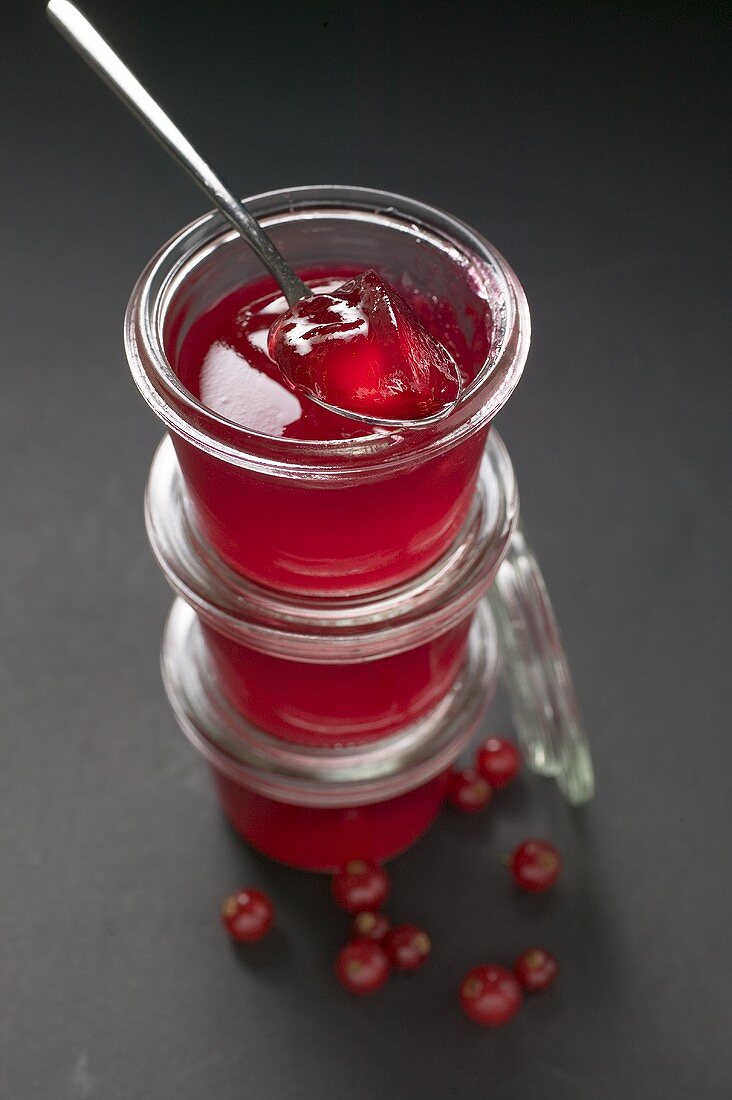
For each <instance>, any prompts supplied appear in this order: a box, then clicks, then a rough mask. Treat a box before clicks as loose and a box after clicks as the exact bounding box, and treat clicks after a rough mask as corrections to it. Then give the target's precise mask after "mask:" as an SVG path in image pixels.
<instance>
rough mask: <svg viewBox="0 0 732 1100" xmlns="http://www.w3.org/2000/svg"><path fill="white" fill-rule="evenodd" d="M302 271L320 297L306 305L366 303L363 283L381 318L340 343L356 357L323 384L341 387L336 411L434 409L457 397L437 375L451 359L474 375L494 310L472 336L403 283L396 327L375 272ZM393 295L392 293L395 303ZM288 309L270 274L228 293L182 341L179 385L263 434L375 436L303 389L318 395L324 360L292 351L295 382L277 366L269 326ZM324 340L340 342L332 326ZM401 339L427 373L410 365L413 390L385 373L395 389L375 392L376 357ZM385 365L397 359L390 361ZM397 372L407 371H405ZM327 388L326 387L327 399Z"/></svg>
mask: <svg viewBox="0 0 732 1100" xmlns="http://www.w3.org/2000/svg"><path fill="white" fill-rule="evenodd" d="M301 274H303V277H304V279H305V281H306V282H307V283H308V285H309V286H311V287H312V288H313V290H314V292H315V294H316V295H317V296H319V299H318V298H316V297H313V298H310V299H304V300H303V301H304V302H310V303H313V302H315V301H317V300H320V301H321V302H325V303H326V304H328V303H330V304H331V305H332V304H333V303H334V302H340V303H341V304H342V305H343V306H344V307H348V308H351V307H350V306H348V300H349V299H353V300H354V301H355V300H356V298H359V296H360V299H361V300H362V299H363V297H364V293H365V291H364V287H366V288H367V289H368V292H369V294H370V295H371V298H372V301H371V304H370V305H369V309H370V311H371V316H372V318H377V319H378V324H376V325H375V329H374V331H372V332H371V333H370V334H366V335H365V334H364V333H363V332H361V333H360V335H359V336H358V338H357V339H355V340H349V341H346V342H344V343H343V346H346V344H348V346H349V347H350V348H351V351H353V350H355V351H356V352H357V354H356V356H355V357H354V356H351V357H350V358H349V359H348V361H347V363H346V366H347V367H348V369H347V370H344V372H343V377H342V379H341V381H340V382H338V380H337V379H336V380H335V381H331V383H330V384H329V387H332V388H335V389H337V390H338V393H337V394H336V396H338V397H339V398H340V400H339V401H337V402H335V403H337V404H339V405H340V407H348V408H352V409H354V411H359V408H360V410H361V411H367V409H366V406H369V405H370V406H372V407H373V406H374V405H378V407H379V409H378V410H376V412H375V415H385V416H390V417H392V416H401V417H411V416H423V415H425V414H426V412H428V411H429V409H430V407H431V408H432V411H434V407H435V406H439V404H440V402H448V403H450V402H451V401H452V400H454V397H455V394H456V389H457V384H456V382H455V380H454V378H453V377H451V376H449V373H448V374H445V373H443V371H447V372H449V370H450V367H451V365H452V364H456V366H457V370H458V371H459V374H460V379H461V381H462V383H463V384H466V383H469V382H470V381H471V380H472V379H473V378H474V377H475V375H476V374H477V372H478V371H479V370H480V368H481V366H482V365H483V363H484V362H485V359H486V358H487V356H488V353H489V350H490V315H489V314H488V311H487V308H486V310H485V315H484V316H483V317H477V318H476V317H473V318H471V319H470V320H471V322H472V323H471V325H469V326H468V327H469V328H471V329H472V333H471V336H470V338H468V337H466V336H465V334H464V331H463V328H462V326H461V319H460V318H459V317H458V316H457V315H456V313H455V310H454V309H453V308H452V306H451V305H450V303H448V302H442V301H439V300H438V299H437V298H435V297H431V296H429V295H425V294H422V293H420V292H419V291H416V290H414V289H409V288H405V287H400V288H399V290H400V293H399V295H398V296H396V297H398V298H399V299H400V300H401V301H402V302H403V306H402V307H401V311H400V313H399V318H398V324H395V323H393V322H391V321H390V320H389V318H388V317H387V314H388V312H389V309H388V308H387V305H388V303H386V302H385V299H384V296H383V293H382V291H381V289H380V286H382V285H383V284H381V281H380V279H379V277H378V276H377V275H376V273H374V272H371V271H370V272H368V273H365V272H363V271H358V270H356V269H347V268H338V269H337V270H333V269H331V270H328V271H322V270H321V271H311V272H306V273H301ZM344 282H345V284H346V285H345V286H344ZM349 288H350V289H349ZM344 293H345V297H343V295H344ZM339 294H340V295H341V297H340V298H339V297H338V295H339ZM396 297H394V296H393V297H392V300H391V305H392V306H393V304H394V301H395V300H396ZM286 309H287V304H286V302H285V300H284V298H283V297H282V295H281V294H280V292H279V291H278V290H277V289H275V287H274V284H273V282H272V280H271V279H263V280H261V281H260V282H257V283H253V284H249V285H247V286H245V287H242V288H240V289H238V290H235V291H233V292H232V293H231V294H229V295H227V296H226V297H225V298H223V299H222V300H221V301H220V302H218V303H217V304H216V305H215V306H213V307H212V308H211V309H210V310H208V311H207V312H206V313H204V314H203V315H202V316H201V317H199V318H198V319H197V320H196V321H195V322H194V323H193V325H192V326H191V328H190V331H189V332H188V334H187V336H186V338H185V340H184V342H183V346H182V348H181V351H180V355H179V357H178V362H177V364H176V369H177V373H178V375H179V377H180V379H181V381H182V382H183V384H184V385H185V386H186V387H187V388H188V389H189V390H190V391H191V393H193V395H194V396H195V397H197V398H198V399H199V400H200V401H201V402H202V403H203V404H204V405H207V406H208V407H209V408H211V409H213V411H214V412H216V413H218V414H219V415H220V416H224V417H226V418H227V419H228V420H232V421H234V422H235V423H237V424H239V425H241V426H242V427H245V428H248V429H250V430H251V431H255V432H258V433H261V434H264V435H273V436H282V437H285V438H292V439H312V440H327V439H350V438H357V437H358V436H362V435H368V434H373V432H374V430H375V429H374V428H373V427H370V426H368V425H360V424H359V423H358V422H356V421H354V420H353V419H351V418H349V417H347V416H341V415H339V414H338V413H334V412H330V411H329V410H327V409H324V408H323V407H322V406H321V405H319V404H318V403H316V402H315V401H312V400H311V399H310V397H309V396H308V394H307V392H304V390H307V389H308V388H309V389H310V390H311V391H314V389H315V386H316V383H317V382H318V379H319V378H320V377H321V375H322V370H321V371H320V373H319V366H320V367H322V365H323V364H322V356H319V355H318V354H316V355H315V357H314V358H313V357H312V356H304V357H302V356H299V357H298V356H296V359H299V361H298V363H297V369H296V370H295V372H294V373H295V374H296V375H297V379H298V383H299V386H298V387H295V386H293V384H292V382H291V381H290V380H289V379H288V378H287V377H285V375H284V374H283V372H282V371H281V370H280V368H279V366H278V365H277V364H276V363H275V362H274V360H273V358H272V356H271V355H270V350H269V347H268V335H269V331H270V328H271V327H272V325H273V323H274V322H276V321H277V319H278V318H280V317H281V316H282V315H283V314H284V313H285V311H286ZM341 321H343V317H341ZM476 322H477V323H476ZM344 323H346V322H344ZM285 327H286V326H285ZM332 327H334V328H335V326H332ZM329 336H330V339H331V341H332V340H334V339H335V340H336V342H337V338H338V333H337V332H335V331H331V332H330V334H329ZM283 338H284V337H283ZM397 344H398V345H399V351H400V355H401V357H402V359H401V361H402V363H403V361H404V356H405V354H406V353H407V352H408V353H409V354H410V355H411V356H412V360H413V361H414V360H415V356H416V357H417V358H419V359H420V361H421V362H422V363H423V364H424V362H425V361H429V369H428V370H427V373H426V375H424V376H423V377H422V378H419V377H418V372H417V371H416V368H415V369H413V370H412V382H413V385H412V387H411V388H410V387H409V386H406V382H405V379H404V377H400V378H399V379H396V378H395V377H391V382H392V383H394V384H393V385H392V386H391V388H390V387H389V386H386V387H384V386H381V388H379V387H380V383H381V382H383V380H384V376H385V373H386V371H387V368H386V366H385V362H386V359H384V357H383V356H382V357H381V358H379V356H380V355H381V350H383V349H386V350H387V351H388V350H389V349H390V350H391V351H392V352H393V351H394V347H395V345H397ZM328 346H329V347H330V346H331V345H330V344H329V345H328ZM405 349H406V351H405ZM321 350H322V345H321ZM375 356H376V358H375ZM310 360H312V361H311V362H309V361H310ZM377 360H378V361H377ZM389 361H390V362H394V361H395V359H394V357H393V356H392V358H391V359H390V360H389ZM308 363H309V365H307V364H308ZM400 369H401V371H402V374H403V373H404V370H405V369H406V368H404V367H402V368H400ZM393 373H394V372H392V375H393ZM397 373H398V372H397ZM306 375H309V377H306ZM316 376H317V377H316ZM366 376H367V377H366ZM365 378H366V380H364V379H365ZM369 380H370V381H369ZM318 384H319V383H318ZM300 386H302V387H304V390H303V388H300ZM359 386H360V387H361V391H362V392H359ZM405 386H406V388H405ZM420 386H421V389H419V387H420ZM415 387H416V388H415ZM418 390H419V392H418ZM330 392H331V390H330V388H329V393H328V394H326V397H327V396H329V395H330ZM349 399H350V404H348V401H349ZM354 406H358V407H354ZM379 410H381V411H379ZM377 430H378V429H377Z"/></svg>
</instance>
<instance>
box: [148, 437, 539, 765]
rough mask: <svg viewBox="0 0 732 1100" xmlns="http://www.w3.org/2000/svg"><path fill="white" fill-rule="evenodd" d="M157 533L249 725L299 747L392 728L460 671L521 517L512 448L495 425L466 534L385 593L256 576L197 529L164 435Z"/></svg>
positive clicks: (154, 501)
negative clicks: (353, 593)
mask: <svg viewBox="0 0 732 1100" xmlns="http://www.w3.org/2000/svg"><path fill="white" fill-rule="evenodd" d="M145 515H146V523H147V529H148V534H149V537H150V542H151V545H152V548H153V551H154V553H155V556H156V558H157V560H158V562H159V563H160V565H161V567H162V569H163V572H164V574H165V576H166V578H167V579H168V581H169V583H170V584H171V586H172V588H173V590H174V591H175V592H176V594H177V595H179V596H181V597H182V598H183V599H184V600H186V602H187V603H189V604H190V605H191V607H193V608H194V610H195V611H196V613H197V614H198V616H199V619H200V629H201V632H202V635H203V638H204V641H205V644H206V647H207V650H208V659H209V661H210V664H211V666H212V668H213V672H214V674H215V677H216V680H217V682H218V684H219V687H220V688H221V690H222V691H223V693H224V695H225V696H226V697H227V698H228V700H229V701H230V702H231V703H232V704H233V705H234V707H235V708H236V709H237V710H238V711H239V713H240V714H241V715H242V716H243V717H244V718H245V719H246V720H247V721H248V722H250V723H253V724H254V725H255V726H258V727H259V728H260V729H261V730H264V731H266V732H267V733H269V734H272V735H273V736H275V737H281V738H284V739H285V740H287V741H291V742H296V743H299V744H304V745H333V744H340V745H353V744H359V743H363V742H366V741H370V740H374V739H377V738H382V737H385V736H388V735H389V734H390V733H392V732H393V731H395V730H397V729H399V728H401V727H404V726H405V725H408V724H409V723H411V722H413V721H415V720H416V719H418V718H420V717H421V716H422V715H424V714H426V713H427V712H428V711H430V710H432V708H433V707H435V706H436V705H437V703H438V702H439V701H440V700H441V699H442V698H443V697H444V696H445V695H447V694H448V693H449V692H450V690H451V688H452V686H453V684H454V682H455V680H456V678H457V677H458V675H459V674H460V671H461V669H462V667H463V664H464V660H465V650H466V645H467V640H468V634H469V631H470V625H471V621H472V617H473V613H474V611H475V608H476V606H477V604H478V602H479V601H480V600H481V598H482V597H483V596H484V595H485V593H486V591H487V590H488V588H489V587H490V586H491V584H492V583H493V581H494V579H495V576H496V573H497V572H498V569H499V567H500V564H501V562H502V560H503V558H504V556H505V555H506V553H507V551H508V547H509V543H510V540H511V538H512V536H513V534H514V531H515V529H516V523H517V518H518V496H517V491H516V483H515V479H514V475H513V469H512V466H511V462H510V459H509V457H508V453H507V451H506V449H505V447H504V445H503V443H502V441H501V439H500V437H499V436H498V434H497V433H496V432H492V433H491V436H490V439H489V441H488V444H487V446H486V450H485V454H484V456H483V461H482V463H481V474H480V478H479V483H478V490H477V492H476V494H475V496H474V499H473V503H472V506H471V510H470V512H469V513H468V516H467V518H466V522H465V524H464V525H463V529H462V531H461V533H460V536H459V537H458V539H457V540H456V541H455V542H454V543H453V545H452V546H451V547H450V548H449V550H448V551H447V552H446V553H445V554H444V555H443V556H442V558H440V559H439V561H438V562H436V563H435V564H434V565H432V566H431V567H430V568H429V569H428V570H426V571H425V572H423V573H421V574H420V575H419V576H418V577H416V578H413V579H412V580H410V581H408V582H405V583H404V584H402V585H399V586H397V587H395V588H391V589H389V590H388V591H387V592H385V593H382V594H378V595H373V594H371V595H369V596H360V597H350V598H343V597H341V598H338V597H304V596H294V595H288V594H286V593H277V592H274V591H273V590H271V589H268V588H263V587H262V586H260V585H256V584H255V583H254V582H252V581H247V580H245V579H243V578H241V577H240V576H239V575H238V574H236V573H234V572H233V571H232V570H231V569H229V567H228V566H227V565H226V564H225V563H224V562H223V561H222V560H221V559H220V557H218V555H217V554H216V552H215V551H214V550H213V548H212V547H211V546H210V545H208V544H207V543H206V541H205V539H204V538H203V536H202V535H201V533H200V532H199V531H198V530H197V527H196V519H195V513H193V512H192V510H191V508H190V498H189V496H188V493H187V490H186V487H185V484H184V482H183V479H182V477H181V474H180V469H179V467H178V464H177V462H176V459H175V453H174V451H173V447H172V445H171V443H170V441H169V440H166V441H164V442H163V443H162V444H161V446H160V448H159V449H158V453H157V455H156V457H155V459H154V461H153V464H152V469H151V473H150V478H149V481H148V489H147V494H146V501H145Z"/></svg>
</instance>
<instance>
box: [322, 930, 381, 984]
mask: <svg viewBox="0 0 732 1100" xmlns="http://www.w3.org/2000/svg"><path fill="white" fill-rule="evenodd" d="M390 970H391V965H390V963H389V959H388V957H387V954H386V951H384V948H383V947H382V946H381V944H380V943H377V942H376V940H363V939H361V940H352V941H351V943H347V944H346V946H345V947H343V948H341V950H340V951H339V952H338V957H337V959H336V964H335V972H336V977H337V978H338V981H339V982H340V983H341V985H342V986H343V987H344V988H345V989H347V990H348V991H349V993H375V992H376V990H377V989H381V987H382V985H383V984H384V982H385V981H386V979H387V978H388V977H389V972H390Z"/></svg>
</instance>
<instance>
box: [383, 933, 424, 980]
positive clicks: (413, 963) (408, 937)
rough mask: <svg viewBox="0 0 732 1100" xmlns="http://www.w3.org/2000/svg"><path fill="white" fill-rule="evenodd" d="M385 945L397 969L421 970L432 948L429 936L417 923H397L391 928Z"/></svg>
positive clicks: (392, 963)
mask: <svg viewBox="0 0 732 1100" xmlns="http://www.w3.org/2000/svg"><path fill="white" fill-rule="evenodd" d="M384 947H385V948H386V953H387V955H388V956H389V960H390V961H391V965H392V966H394V967H396V969H397V970H419V968H420V966H422V965H423V964H424V963H425V962H426V961H427V956H428V955H429V953H430V951H431V950H432V944H431V943H430V938H429V936H428V935H427V933H426V932H424V931H423V930H422V929H421V928H418V927H417V925H416V924H397V925H396V926H395V927H394V928H391V929H390V930H389V931H388V932H387V934H386V937H385V939H384Z"/></svg>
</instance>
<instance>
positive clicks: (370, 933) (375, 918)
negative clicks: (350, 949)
mask: <svg viewBox="0 0 732 1100" xmlns="http://www.w3.org/2000/svg"><path fill="white" fill-rule="evenodd" d="M390 927H391V925H390V923H389V918H388V917H385V916H384V914H383V913H370V912H369V911H368V910H363V912H361V913H357V914H356V919H355V920H354V922H353V938H354V939H357V940H358V939H363V940H379V941H381V940H383V938H384V936H385V935H386V933H387V932H388V931H389V928H390Z"/></svg>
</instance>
